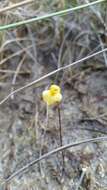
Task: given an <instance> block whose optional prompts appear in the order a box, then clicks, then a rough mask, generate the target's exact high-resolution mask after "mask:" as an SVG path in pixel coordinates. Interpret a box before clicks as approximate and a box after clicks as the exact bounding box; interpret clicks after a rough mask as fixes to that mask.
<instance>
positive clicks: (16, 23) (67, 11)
mask: <svg viewBox="0 0 107 190" xmlns="http://www.w3.org/2000/svg"><path fill="white" fill-rule="evenodd" d="M104 1H106V0H97V1H94V2H91V3H86V4H83V5H79V6H77V7H73V8H69V9H65V10H61V11H57V12H54V13H50V14H46V15H43V16H38V17H33V18H31V19H27V20H24V21H19V22H15V23H12V24H7V25H4V26H0V31H3V30H7V29H12V28H16V27H18V26H21V25H25V24H30V23H32V22H36V21H40V20H44V19H47V18H51V17H53V16H63V15H66V14H69V13H71V12H73V11H76V10H79V9H83V8H86V7H88V6H92V5H96V4H99V3H102V2H104Z"/></svg>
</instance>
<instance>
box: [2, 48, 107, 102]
mask: <svg viewBox="0 0 107 190" xmlns="http://www.w3.org/2000/svg"><path fill="white" fill-rule="evenodd" d="M106 51H107V48H105V49H103V50H101V51H98V52H96V53H93V54H91V55H88V56H86V57H84V58H82V59H79V60H77V61H75V62H73V63H70V64H69V65H66V66H64V67H60V68H59V69H56V70H54V71H52V72H50V73H48V74H46V75H43V76H42V77H40V78H39V79H36V80H34V81H32V82H31V83H28V84H26V85H25V86H22V87H21V88H18V89H16V90H15V91H13V92H11V93H10V94H8V95H7V96H6V97H5V98H4V99H3V100H2V101H1V102H0V105H2V104H3V103H4V102H6V101H7V100H8V99H9V98H10V97H11V96H12V95H13V94H16V93H18V92H20V91H22V90H24V89H26V88H28V87H31V86H33V85H35V84H37V83H39V82H40V81H43V80H44V79H46V78H48V77H50V76H52V75H54V74H56V73H58V72H59V71H63V70H65V69H67V68H69V67H71V66H74V65H76V64H77V63H81V62H83V61H86V60H88V59H91V58H92V57H94V56H96V55H98V54H101V53H103V52H106Z"/></svg>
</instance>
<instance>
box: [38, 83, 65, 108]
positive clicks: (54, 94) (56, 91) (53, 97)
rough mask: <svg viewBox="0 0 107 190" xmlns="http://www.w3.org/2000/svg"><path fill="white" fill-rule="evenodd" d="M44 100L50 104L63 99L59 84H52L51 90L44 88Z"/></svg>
mask: <svg viewBox="0 0 107 190" xmlns="http://www.w3.org/2000/svg"><path fill="white" fill-rule="evenodd" d="M42 97H43V100H44V102H46V103H47V104H48V105H54V104H57V103H60V102H61V100H62V94H61V89H60V87H59V86H57V85H55V84H54V85H51V86H50V88H49V90H44V91H43V93H42Z"/></svg>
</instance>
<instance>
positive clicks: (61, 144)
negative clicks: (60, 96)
mask: <svg viewBox="0 0 107 190" xmlns="http://www.w3.org/2000/svg"><path fill="white" fill-rule="evenodd" d="M58 119H59V135H60V146H63V138H62V124H61V110H60V106H59V105H58ZM61 154H62V174H63V172H64V168H65V167H64V165H65V161H64V152H63V151H62V152H61Z"/></svg>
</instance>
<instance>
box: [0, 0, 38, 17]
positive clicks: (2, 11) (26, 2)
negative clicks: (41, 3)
mask: <svg viewBox="0 0 107 190" xmlns="http://www.w3.org/2000/svg"><path fill="white" fill-rule="evenodd" d="M32 2H34V0H26V1H23V2H20V3H16V4H12V5H10V6H8V7H4V8H2V9H0V14H1V13H4V12H6V11H10V10H11V9H15V8H18V7H22V6H24V5H27V4H29V3H32Z"/></svg>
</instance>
